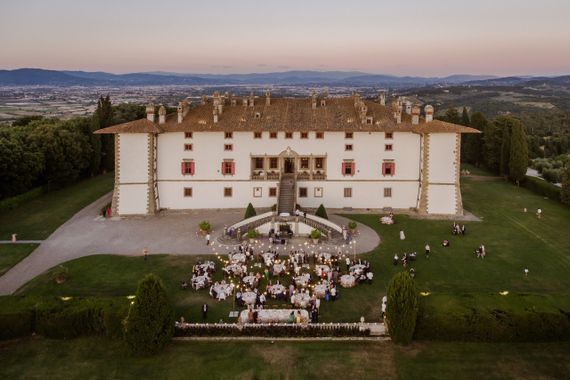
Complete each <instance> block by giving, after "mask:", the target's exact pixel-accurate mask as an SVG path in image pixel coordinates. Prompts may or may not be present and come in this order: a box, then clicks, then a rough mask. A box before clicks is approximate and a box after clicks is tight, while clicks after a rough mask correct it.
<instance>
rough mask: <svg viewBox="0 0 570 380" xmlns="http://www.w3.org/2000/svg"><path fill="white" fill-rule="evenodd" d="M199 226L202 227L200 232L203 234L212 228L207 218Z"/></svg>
mask: <svg viewBox="0 0 570 380" xmlns="http://www.w3.org/2000/svg"><path fill="white" fill-rule="evenodd" d="M198 227H199V228H200V232H201V233H202V234H207V233H208V232H209V231H210V229H211V228H212V225H211V224H210V222H208V221H207V220H203V221H201V222H200V223H199V224H198Z"/></svg>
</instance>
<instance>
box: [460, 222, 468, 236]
mask: <svg viewBox="0 0 570 380" xmlns="http://www.w3.org/2000/svg"><path fill="white" fill-rule="evenodd" d="M466 232H467V229H466V228H465V224H462V225H461V235H465V233H466Z"/></svg>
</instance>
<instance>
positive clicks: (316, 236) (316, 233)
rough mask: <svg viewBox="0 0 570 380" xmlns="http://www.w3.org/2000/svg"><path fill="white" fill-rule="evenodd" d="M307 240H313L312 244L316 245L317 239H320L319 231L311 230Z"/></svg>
mask: <svg viewBox="0 0 570 380" xmlns="http://www.w3.org/2000/svg"><path fill="white" fill-rule="evenodd" d="M309 238H311V239H312V240H313V243H314V244H318V243H319V239H320V238H321V231H319V230H317V229H314V230H312V231H311V233H310V234H309Z"/></svg>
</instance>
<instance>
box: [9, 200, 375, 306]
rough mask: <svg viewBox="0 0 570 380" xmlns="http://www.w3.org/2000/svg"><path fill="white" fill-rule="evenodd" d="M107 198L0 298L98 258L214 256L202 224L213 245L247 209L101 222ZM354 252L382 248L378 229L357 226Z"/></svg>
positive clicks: (29, 260) (50, 242) (52, 242)
mask: <svg viewBox="0 0 570 380" xmlns="http://www.w3.org/2000/svg"><path fill="white" fill-rule="evenodd" d="M111 195H112V194H111V193H109V194H106V195H104V196H103V197H101V198H99V199H98V200H96V201H95V202H93V203H92V204H90V205H89V206H87V207H85V208H84V209H83V210H81V211H79V212H78V213H77V214H75V215H74V216H73V217H72V218H71V219H69V220H68V221H67V222H65V223H64V224H63V225H61V226H60V227H59V228H58V229H57V230H55V232H54V233H53V234H51V235H50V236H49V237H48V238H47V239H46V240H44V241H43V242H42V243H41V244H40V246H39V247H38V248H36V249H35V250H34V251H33V252H32V253H31V254H30V255H28V256H27V257H26V258H25V259H23V260H22V261H20V262H19V263H18V264H16V265H15V266H14V267H12V268H11V269H10V270H9V271H8V272H6V273H5V274H4V275H3V276H2V277H0V295H7V294H12V293H14V292H15V291H16V290H18V289H19V288H20V287H21V286H23V285H24V284H25V283H27V282H28V281H30V280H31V279H33V278H34V277H36V276H38V275H40V274H42V273H43V272H45V271H46V270H48V269H50V268H52V267H54V266H56V265H59V264H61V263H64V262H66V261H69V260H73V259H76V258H79V257H83V256H90V255H97V254H116V255H130V256H136V255H141V254H142V251H143V249H145V248H147V249H148V251H149V253H150V254H152V253H169V254H179V255H203V254H212V253H213V247H211V246H206V242H205V240H204V238H203V237H197V236H196V231H197V226H198V223H199V222H200V221H201V220H208V221H210V223H211V224H212V227H213V229H214V232H213V234H212V239H211V240H212V241H215V236H217V235H218V234H219V233H221V231H222V230H223V228H224V225H231V224H233V223H236V222H237V221H239V220H240V219H242V218H243V210H198V211H188V212H183V213H182V212H180V213H169V212H166V213H160V214H159V215H156V216H147V217H129V218H122V219H121V218H113V219H104V218H101V217H100V216H98V215H99V212H100V210H101V208H102V207H103V206H104V205H105V204H107V203H109V201H110V200H111ZM331 220H332V221H334V222H336V223H339V224H345V225H346V224H347V223H348V220H347V219H346V218H343V217H340V216H338V215H333V216H332V217H331ZM359 231H360V235H359V237H358V238H357V245H356V252H357V253H362V252H369V251H371V250H372V249H374V248H375V247H376V246H378V244H379V243H380V239H379V237H378V235H377V234H376V232H374V230H372V229H370V228H369V227H366V226H363V225H360V224H359Z"/></svg>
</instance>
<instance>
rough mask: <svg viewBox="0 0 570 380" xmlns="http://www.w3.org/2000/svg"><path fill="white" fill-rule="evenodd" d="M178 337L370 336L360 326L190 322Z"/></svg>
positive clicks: (368, 332) (180, 331)
mask: <svg viewBox="0 0 570 380" xmlns="http://www.w3.org/2000/svg"><path fill="white" fill-rule="evenodd" d="M174 336H176V337H190V336H197V337H217V336H229V337H236V336H256V337H272V338H278V337H366V336H370V330H369V329H361V328H360V326H358V325H354V326H334V325H330V326H323V325H312V324H308V325H306V326H300V325H253V326H247V325H246V326H243V327H242V326H239V327H238V326H237V325H224V324H220V325H216V324H212V325H209V326H203V325H193V324H188V325H186V326H185V327H179V326H177V327H176V329H175V330H174Z"/></svg>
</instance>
